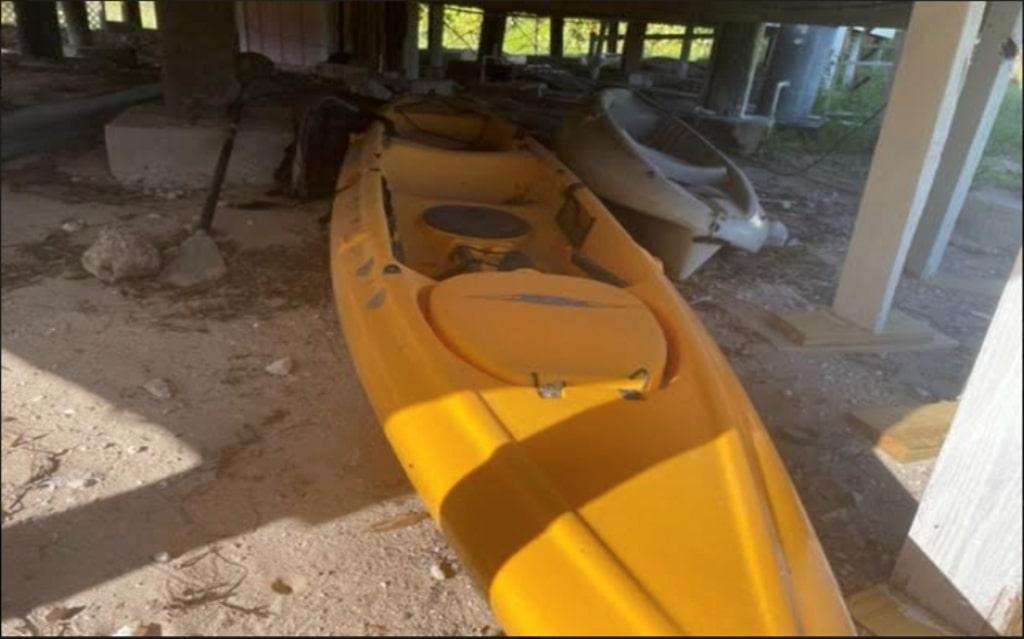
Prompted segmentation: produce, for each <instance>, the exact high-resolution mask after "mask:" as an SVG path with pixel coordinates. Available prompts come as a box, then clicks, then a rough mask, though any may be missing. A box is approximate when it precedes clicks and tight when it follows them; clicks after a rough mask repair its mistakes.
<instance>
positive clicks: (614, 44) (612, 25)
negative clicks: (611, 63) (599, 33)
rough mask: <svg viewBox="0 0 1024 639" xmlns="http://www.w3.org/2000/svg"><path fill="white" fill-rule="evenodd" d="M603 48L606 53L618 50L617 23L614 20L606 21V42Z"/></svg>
mask: <svg viewBox="0 0 1024 639" xmlns="http://www.w3.org/2000/svg"><path fill="white" fill-rule="evenodd" d="M605 50H607V51H608V53H618V52H619V23H618V21H616V20H609V21H608V42H607V46H606V47H605Z"/></svg>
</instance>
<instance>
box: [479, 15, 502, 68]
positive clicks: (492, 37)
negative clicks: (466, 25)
mask: <svg viewBox="0 0 1024 639" xmlns="http://www.w3.org/2000/svg"><path fill="white" fill-rule="evenodd" d="M504 43H505V14H503V13H497V12H495V11H490V10H487V9H484V19H483V22H482V23H481V24H480V49H479V50H478V51H477V54H476V59H477V62H481V61H483V59H484V56H485V55H490V56H497V55H501V51H502V47H503V46H504Z"/></svg>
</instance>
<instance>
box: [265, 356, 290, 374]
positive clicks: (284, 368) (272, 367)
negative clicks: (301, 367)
mask: <svg viewBox="0 0 1024 639" xmlns="http://www.w3.org/2000/svg"><path fill="white" fill-rule="evenodd" d="M294 367H295V363H294V362H293V361H292V358H290V357H282V358H281V359H279V360H275V361H273V362H271V363H270V364H268V365H267V367H266V368H264V369H263V370H265V371H267V372H268V373H270V374H271V375H278V376H280V377H284V376H285V375H288V374H290V373H291V372H292V369H293V368H294Z"/></svg>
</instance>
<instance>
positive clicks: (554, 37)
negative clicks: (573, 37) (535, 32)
mask: <svg viewBox="0 0 1024 639" xmlns="http://www.w3.org/2000/svg"><path fill="white" fill-rule="evenodd" d="M550 38H551V40H550V46H549V47H548V49H549V51H548V53H549V54H550V55H551V57H552V58H561V57H562V56H563V55H564V53H565V18H562V17H560V16H556V17H553V18H551V32H550Z"/></svg>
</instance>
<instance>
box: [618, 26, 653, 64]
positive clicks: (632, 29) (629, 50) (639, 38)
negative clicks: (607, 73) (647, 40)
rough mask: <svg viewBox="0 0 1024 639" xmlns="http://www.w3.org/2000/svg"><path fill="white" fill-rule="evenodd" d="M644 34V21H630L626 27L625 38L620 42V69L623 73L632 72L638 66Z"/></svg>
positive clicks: (641, 57) (642, 52)
mask: <svg viewBox="0 0 1024 639" xmlns="http://www.w3.org/2000/svg"><path fill="white" fill-rule="evenodd" d="M646 34H647V23H646V22H630V23H629V24H628V26H627V27H626V39H625V41H624V42H623V43H622V70H623V71H624V72H625V73H627V74H628V73H632V72H633V71H636V70H637V69H639V68H640V61H641V60H643V58H644V36H645V35H646Z"/></svg>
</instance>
